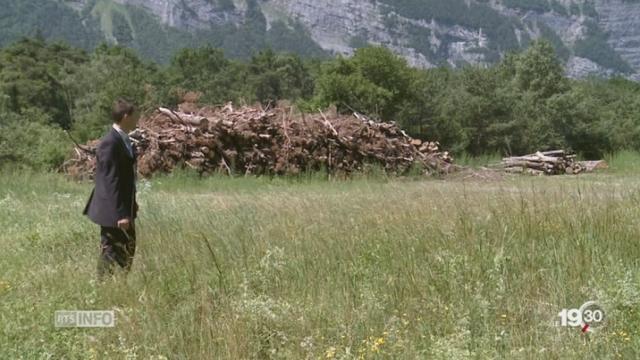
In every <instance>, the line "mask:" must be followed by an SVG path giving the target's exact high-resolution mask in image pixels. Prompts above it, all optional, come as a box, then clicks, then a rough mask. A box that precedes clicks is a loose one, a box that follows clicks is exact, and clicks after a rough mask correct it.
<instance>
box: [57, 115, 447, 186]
mask: <svg viewBox="0 0 640 360" xmlns="http://www.w3.org/2000/svg"><path fill="white" fill-rule="evenodd" d="M187 110H189V112H187ZM130 136H131V139H132V141H133V143H134V145H135V146H136V150H137V152H138V172H139V173H140V175H142V176H144V177H150V176H151V175H152V174H154V173H156V172H163V173H167V172H171V171H172V170H173V169H174V168H176V167H185V166H188V167H191V168H193V169H196V170H197V171H198V172H200V173H201V174H207V173H213V172H224V173H228V174H256V175H261V174H270V175H282V174H299V173H301V172H304V171H326V172H328V173H330V174H343V175H348V174H350V173H353V172H358V171H362V170H364V169H365V168H366V167H367V166H368V165H369V164H374V165H377V166H380V167H381V168H383V169H384V170H385V171H386V172H387V173H390V174H396V175H401V174H406V173H408V172H410V171H414V170H413V169H415V168H418V169H421V170H422V171H424V172H425V173H430V174H431V173H447V172H450V171H452V170H453V169H455V168H456V167H455V165H453V159H452V158H451V156H450V155H449V154H448V153H447V152H446V151H445V152H442V151H440V150H439V149H438V143H434V142H425V143H423V142H421V141H420V140H417V139H412V138H411V137H409V136H408V135H407V134H406V133H405V132H404V131H402V130H401V129H400V128H399V127H398V126H397V125H395V124H394V123H384V122H375V121H372V120H369V119H367V118H366V117H365V116H363V115H360V114H353V115H348V116H347V115H339V114H337V113H335V111H330V112H329V113H327V114H325V113H323V112H321V111H319V112H318V113H314V114H301V113H295V112H294V110H293V108H291V107H276V108H273V109H262V108H260V107H248V106H245V107H240V108H234V107H233V106H232V104H227V105H226V106H223V107H203V108H199V107H194V106H193V104H182V105H181V106H180V107H179V109H178V111H174V110H171V109H166V108H159V109H157V110H156V111H155V112H153V113H152V114H151V115H149V116H145V117H143V118H142V119H141V120H140V123H139V126H138V129H136V130H135V131H133V132H132V133H131V134H130ZM96 144H97V142H96V141H92V142H89V143H88V144H86V145H83V146H80V147H82V148H84V149H85V150H82V149H79V146H77V147H76V148H75V149H74V152H73V153H72V154H71V156H70V157H69V158H68V160H67V161H66V162H65V163H64V165H63V171H64V172H66V173H68V174H70V175H71V176H73V177H74V178H91V177H92V176H93V173H94V170H95V156H94V155H93V154H92V151H93V150H94V149H95V146H96Z"/></svg>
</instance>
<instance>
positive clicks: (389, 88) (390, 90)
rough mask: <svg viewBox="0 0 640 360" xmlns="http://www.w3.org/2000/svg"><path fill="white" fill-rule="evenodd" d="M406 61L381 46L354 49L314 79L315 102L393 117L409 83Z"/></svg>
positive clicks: (406, 91)
mask: <svg viewBox="0 0 640 360" xmlns="http://www.w3.org/2000/svg"><path fill="white" fill-rule="evenodd" d="M409 69H410V68H409V66H408V65H407V63H406V61H405V60H404V59H403V58H400V57H398V56H396V55H394V54H393V53H392V52H391V51H389V50H388V49H385V48H382V47H366V48H361V49H358V50H356V52H355V54H354V56H353V57H351V58H338V59H336V60H334V61H330V62H329V63H327V64H326V65H325V66H324V67H323V69H322V73H321V74H320V76H319V78H318V79H317V84H316V87H317V92H316V99H315V100H316V101H315V103H316V104H318V105H320V106H327V105H329V104H335V105H336V106H337V107H338V109H339V110H340V111H349V110H350V109H355V110H357V111H360V112H363V113H366V114H369V115H372V116H375V117H379V118H382V119H385V120H392V119H394V118H395V117H396V115H397V114H398V112H399V111H400V108H401V106H402V103H403V100H404V99H405V98H406V96H407V95H408V89H409V87H410V84H411V78H410V70H409Z"/></svg>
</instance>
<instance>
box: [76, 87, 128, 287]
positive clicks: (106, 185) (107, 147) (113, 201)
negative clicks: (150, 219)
mask: <svg viewBox="0 0 640 360" xmlns="http://www.w3.org/2000/svg"><path fill="white" fill-rule="evenodd" d="M111 115H112V119H113V124H112V127H111V129H110V130H109V132H108V133H107V134H106V135H105V136H104V137H103V138H102V139H101V140H100V144H99V145H98V147H97V151H96V172H95V187H94V189H93V191H92V192H91V196H90V197H89V201H88V202H87V205H86V206H85V209H84V211H83V214H84V215H87V216H88V217H89V219H91V220H92V221H93V222H95V223H96V224H98V225H100V249H101V253H100V258H99V261H98V278H99V279H104V277H105V275H107V274H109V275H112V274H113V270H114V267H115V264H116V263H117V264H118V265H119V266H120V267H121V268H123V269H124V271H125V273H126V272H128V271H129V269H130V268H131V264H132V262H133V255H134V253H135V250H136V233H135V224H134V220H135V218H136V215H137V212H138V204H137V202H136V187H135V180H136V152H135V149H134V147H133V145H132V143H131V139H130V138H129V136H128V133H129V132H131V131H133V130H134V129H135V128H136V126H137V123H138V119H139V118H140V113H139V111H138V110H137V109H136V107H135V105H133V104H132V103H131V102H129V101H127V100H124V99H118V100H116V101H115V102H114V104H113V110H112V114H111Z"/></svg>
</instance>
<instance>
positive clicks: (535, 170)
mask: <svg viewBox="0 0 640 360" xmlns="http://www.w3.org/2000/svg"><path fill="white" fill-rule="evenodd" d="M502 166H503V167H504V169H505V171H506V172H508V173H514V174H529V175H562V174H567V175H576V174H580V173H583V172H591V171H594V170H596V169H602V168H607V164H606V162H604V161H603V160H599V161H576V155H575V154H571V153H568V152H566V151H565V150H553V151H545V152H540V151H538V152H536V153H535V154H529V155H524V156H514V157H506V158H503V159H502Z"/></svg>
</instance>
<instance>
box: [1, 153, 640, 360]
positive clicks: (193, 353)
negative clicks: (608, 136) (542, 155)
mask: <svg viewBox="0 0 640 360" xmlns="http://www.w3.org/2000/svg"><path fill="white" fill-rule="evenodd" d="M609 160H610V161H611V164H612V169H610V170H608V171H606V172H603V173H600V174H589V175H584V176H574V177H570V176H564V177H542V178H533V177H512V178H505V179H502V180H490V181H487V180H481V179H473V178H469V179H466V178H464V177H456V178H454V179H448V180H442V179H427V180H415V179H395V180H393V179H385V178H383V177H376V178H374V179H366V178H360V179H354V180H351V181H327V180H323V179H313V178H311V179H303V180H300V179H298V180H294V179H266V178H258V179H256V178H238V179H228V178H218V177H213V178H209V179H206V180H199V179H196V178H195V177H193V176H190V175H188V174H181V175H176V176H171V177H161V178H157V179H155V180H152V181H150V182H146V183H140V184H139V188H140V194H139V203H140V211H141V215H140V218H139V222H138V223H137V231H138V250H137V253H136V258H135V260H134V266H133V270H132V272H131V274H129V276H128V277H126V278H122V277H119V278H116V279H114V280H112V281H108V282H106V283H104V284H99V283H96V282H95V280H94V278H95V267H96V262H97V255H98V242H99V233H98V227H97V226H96V225H93V224H92V223H91V222H90V221H89V220H88V219H86V218H84V217H83V216H82V215H81V211H82V209H83V206H84V204H85V201H86V199H87V197H88V195H89V192H90V190H91V184H76V183H72V182H68V181H66V180H65V179H64V178H62V177H61V176H59V175H55V174H29V173H11V172H5V173H3V174H2V175H0V227H1V229H2V231H1V232H0V306H1V308H0V310H1V311H0V329H1V333H2V336H0V359H20V358H22V359H60V358H66V359H219V358H220V359H254V358H259V359H267V358H273V359H331V358H336V359H356V358H357V359H503V358H506V359H637V358H640V314H639V313H640V191H639V190H640V179H639V178H640V177H639V175H640V159H639V158H638V156H636V155H633V154H622V155H620V156H617V157H614V158H610V159H609ZM587 300H596V301H598V302H599V303H600V304H601V306H602V307H603V308H604V309H605V311H606V323H605V325H604V326H603V327H602V328H600V329H598V331H597V332H594V333H592V334H589V335H583V334H582V333H581V331H580V329H579V328H561V327H558V326H555V325H554V322H555V320H556V319H557V314H558V313H559V312H560V311H561V310H562V309H564V308H567V309H570V308H578V307H579V306H580V305H581V304H583V303H584V302H586V301H587ZM71 309H78V310H92V309H99V310H103V309H113V310H115V312H116V326H115V327H114V328H108V329H104V328H103V329H99V328H94V329H80V328H64V329H60V328H55V327H54V311H56V310H71Z"/></svg>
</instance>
